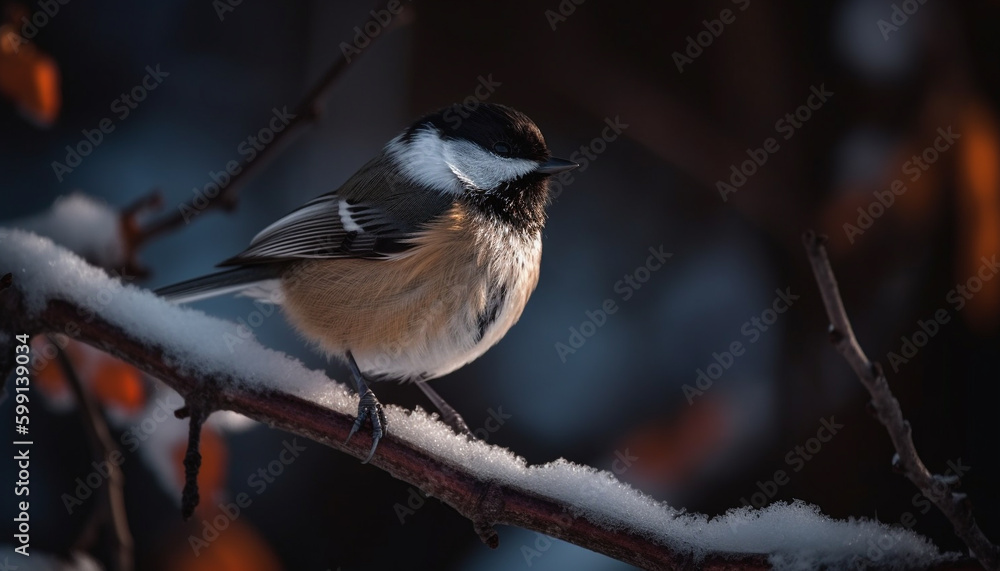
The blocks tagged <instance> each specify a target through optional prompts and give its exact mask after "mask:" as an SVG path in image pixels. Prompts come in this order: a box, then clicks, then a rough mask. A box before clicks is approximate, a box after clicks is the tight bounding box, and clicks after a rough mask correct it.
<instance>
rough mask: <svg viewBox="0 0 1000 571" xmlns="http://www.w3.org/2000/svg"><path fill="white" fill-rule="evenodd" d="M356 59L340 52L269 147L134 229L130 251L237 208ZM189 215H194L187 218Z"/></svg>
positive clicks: (395, 23) (401, 19) (402, 19)
mask: <svg viewBox="0 0 1000 571" xmlns="http://www.w3.org/2000/svg"><path fill="white" fill-rule="evenodd" d="M390 1H391V0H386V1H382V2H380V3H379V5H378V6H377V7H376V8H375V10H376V11H378V10H385V9H386V5H387V4H389V3H390ZM405 14H406V12H404V13H403V14H398V15H396V16H395V17H394V18H393V19H392V21H391V22H390V24H389V25H388V26H387V27H386V29H385V30H383V31H382V33H379V34H378V35H376V36H374V37H372V38H371V43H369V44H368V45H367V46H366V47H365V50H366V51H367V50H369V49H371V45H372V43H374V42H376V41H377V40H378V38H381V37H384V36H387V35H389V32H390V31H391V30H393V29H395V28H398V27H400V26H404V25H406V24H408V23H409V22H410V18H409V17H408V16H407V15H405ZM362 53H363V52H362ZM358 57H361V54H355V56H354V58H349V57H347V54H346V52H341V55H340V56H339V57H338V58H337V59H336V60H334V62H333V63H332V64H331V65H330V67H329V68H327V70H326V72H325V73H323V75H322V76H321V77H320V79H319V80H318V81H317V82H316V84H315V85H313V87H312V89H310V90H309V92H308V93H307V94H306V95H305V97H303V99H302V101H300V102H299V104H298V105H297V106H296V107H295V110H294V111H293V112H292V113H293V115H294V116H295V117H294V118H293V119H291V121H290V122H289V123H288V125H287V126H286V127H285V128H284V129H282V130H281V131H278V132H277V133H275V135H274V139H273V140H272V141H271V143H269V144H268V145H267V146H266V147H264V148H263V150H261V151H260V152H259V153H258V154H257V155H256V156H254V157H252V158H247V159H245V160H244V161H243V164H242V165H241V166H242V168H241V170H240V171H239V172H237V173H236V174H234V175H233V176H232V179H230V181H229V184H227V185H225V186H224V187H223V188H222V189H221V192H219V193H218V194H216V195H215V196H213V197H204V196H198V197H196V198H193V199H191V201H189V202H186V203H183V204H181V205H179V206H178V207H177V209H176V210H175V211H174V212H173V213H172V214H170V215H167V216H165V217H163V218H161V219H160V220H157V221H155V222H152V223H151V224H149V225H148V226H146V227H144V228H137V231H136V232H135V233H134V235H133V236H132V239H133V240H134V241H133V243H132V251H135V250H137V249H138V248H139V247H141V246H142V245H143V244H144V243H146V242H148V241H150V240H152V239H154V238H156V237H158V236H161V235H163V234H165V233H167V232H170V231H172V230H175V229H177V228H179V227H181V226H183V225H185V224H187V223H188V222H190V220H191V216H194V215H197V214H201V213H204V212H208V211H210V210H225V211H231V210H233V209H234V208H236V204H237V201H238V194H239V191H240V189H241V188H242V187H243V186H244V185H246V183H247V182H248V181H250V180H251V179H252V178H253V177H254V176H256V175H257V173H258V172H259V171H260V170H261V169H262V168H263V167H264V166H266V165H267V164H268V163H269V162H271V161H272V160H273V159H274V157H276V156H278V155H279V154H280V153H281V151H283V150H284V149H285V148H286V147H287V146H288V144H289V143H291V141H292V140H293V139H294V138H295V136H297V135H299V134H300V133H301V132H302V131H303V130H304V129H305V128H306V127H308V126H310V125H312V124H313V123H315V122H316V121H317V120H319V118H320V117H321V116H322V114H323V100H324V99H325V98H326V96H327V95H328V94H329V93H330V90H331V89H332V88H333V86H334V84H336V82H337V80H338V79H340V77H341V76H342V75H343V73H344V71H346V70H347V66H348V65H350V64H351V63H352V62H353V61H356V60H357V58H358ZM199 203H201V204H199ZM192 212H193V213H195V214H194V215H192V214H190V213H192Z"/></svg>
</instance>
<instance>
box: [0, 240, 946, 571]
mask: <svg viewBox="0 0 1000 571" xmlns="http://www.w3.org/2000/svg"><path fill="white" fill-rule="evenodd" d="M6 271H11V272H13V273H14V279H15V281H16V285H17V286H18V287H19V288H20V289H21V291H24V292H27V297H26V302H27V306H28V307H27V309H28V311H31V312H38V311H40V310H41V309H42V308H43V307H44V306H45V304H46V302H47V300H49V299H53V298H60V299H67V300H71V301H73V302H75V303H77V304H79V305H81V306H82V307H84V308H85V309H87V310H89V311H94V312H96V313H99V314H100V315H102V316H103V317H104V318H105V319H107V320H108V321H110V322H111V323H114V324H116V325H118V326H120V327H122V328H124V329H127V330H129V331H132V332H134V334H135V335H136V336H137V337H138V338H140V339H141V340H142V341H143V342H145V343H148V344H149V345H151V346H156V347H162V348H163V349H164V350H165V353H166V354H167V355H170V356H171V357H170V358H172V359H176V360H177V362H175V363H174V365H175V366H177V367H179V368H182V369H186V370H189V371H192V372H196V373H198V374H200V375H204V376H206V377H214V378H219V379H229V381H228V382H231V383H234V384H242V385H245V386H246V387H248V388H252V389H264V388H266V389H276V390H282V391H284V392H287V393H291V394H295V395H297V396H300V397H302V398H305V399H308V400H311V401H313V402H317V403H318V404H320V405H323V406H326V407H328V408H331V409H334V410H337V411H339V412H343V413H347V414H351V415H353V414H355V413H356V411H357V397H355V396H353V395H351V394H350V393H348V391H347V389H346V388H345V387H344V386H343V385H340V384H337V383H333V382H332V381H330V380H329V379H328V378H327V377H326V376H325V375H324V374H323V373H321V372H318V371H312V370H308V369H306V368H305V367H304V366H303V365H302V364H301V363H300V362H299V361H297V360H295V359H292V358H291V357H288V356H287V355H284V354H283V353H279V352H277V351H273V350H270V349H267V348H265V347H263V346H261V345H260V344H258V343H257V342H256V341H255V340H254V339H253V338H252V335H251V334H250V332H249V331H245V330H240V328H239V327H238V326H237V325H236V324H234V323H229V322H226V321H222V320H219V319H216V318H212V317H209V316H207V315H205V314H204V313H202V312H200V311H196V310H193V309H190V308H187V307H179V306H176V305H173V304H171V303H169V302H167V301H165V300H163V299H161V298H159V297H157V296H156V295H154V294H153V293H151V292H149V291H145V290H142V289H139V288H137V287H134V286H132V285H127V284H122V283H121V280H118V279H111V278H108V277H107V276H106V275H105V274H104V273H103V272H102V271H101V270H99V269H97V268H94V267H92V266H89V265H88V264H87V263H86V262H84V261H83V260H82V259H80V258H79V257H78V256H76V255H74V254H72V253H70V252H67V251H65V250H63V249H62V248H59V247H57V246H56V245H54V244H53V243H52V241H50V240H48V239H46V238H41V237H38V236H35V235H33V234H29V233H26V232H21V231H4V230H0V273H3V272H6ZM386 415H387V417H388V420H389V425H390V426H391V427H392V428H391V430H392V434H393V435H394V436H396V437H398V438H401V439H403V440H405V441H407V442H410V443H411V444H413V445H415V446H417V447H419V448H422V449H425V450H427V451H428V452H430V453H431V454H434V455H436V456H439V457H441V458H443V459H445V460H447V461H450V462H452V463H454V464H456V465H460V466H464V467H466V468H467V469H469V470H471V471H472V472H473V473H475V474H476V475H477V476H478V477H479V478H482V479H486V480H490V481H494V482H497V483H501V484H509V485H512V486H516V487H520V488H524V489H526V490H530V491H532V492H535V493H537V494H540V495H544V496H549V497H553V498H556V499H558V500H562V501H564V502H566V503H567V504H568V505H570V506H573V512H574V513H573V515H576V516H586V517H588V518H590V519H592V520H593V521H595V522H597V523H599V524H601V525H603V526H605V527H607V528H611V529H620V528H623V527H625V526H626V525H632V526H637V528H638V530H639V531H640V533H642V534H643V535H645V536H647V537H649V538H650V539H652V540H655V541H658V542H662V543H664V544H666V545H669V546H671V547H673V548H674V549H676V550H679V551H682V552H685V553H690V554H692V555H693V556H694V557H695V558H698V557H702V556H704V555H706V554H707V553H709V552H731V553H743V554H767V555H768V556H769V557H770V561H771V563H772V564H774V565H775V566H776V567H777V568H782V569H806V568H815V567H819V566H826V567H829V568H846V567H848V566H851V565H852V563H854V562H855V561H857V560H858V558H860V559H861V560H863V561H872V562H876V563H878V564H880V565H887V566H895V567H896V568H908V567H914V566H926V565H928V564H931V563H935V562H940V561H942V560H944V559H947V558H952V557H953V556H942V555H941V554H940V553H939V551H938V549H937V548H936V547H935V546H934V545H933V544H931V543H930V542H929V541H928V540H926V539H924V538H922V537H921V536H919V535H917V534H915V533H913V532H911V531H909V530H906V529H903V528H900V527H890V526H888V525H885V524H882V523H878V522H872V521H866V520H849V521H835V520H832V519H830V518H828V517H826V516H824V515H823V514H822V513H820V511H819V508H817V507H814V506H810V505H807V504H805V503H802V502H795V503H792V504H785V503H781V502H779V503H776V504H773V505H771V506H768V507H767V508H765V509H762V510H754V509H750V508H739V509H733V510H730V511H729V512H727V513H726V514H725V515H723V516H720V517H716V518H709V517H707V516H703V515H698V514H688V513H684V512H683V511H681V510H677V509H675V508H672V507H670V506H668V505H666V504H664V503H661V502H658V501H656V500H654V499H653V498H651V497H649V496H647V495H645V494H642V493H640V492H638V491H636V490H634V489H633V488H631V487H630V486H628V485H626V484H623V483H621V482H619V481H618V480H616V479H615V478H614V476H612V475H611V474H609V473H607V472H601V471H598V470H596V469H594V468H590V467H586V466H579V465H575V464H572V463H570V462H567V461H565V460H562V459H560V460H556V461H555V462H550V463H548V464H544V465H540V466H528V465H527V463H526V462H525V460H524V459H523V458H520V457H518V456H516V455H515V454H514V453H512V452H510V451H509V450H506V449H504V448H500V447H497V446H491V445H489V444H486V443H484V442H481V441H472V442H470V441H468V440H466V439H465V438H463V437H460V436H458V435H456V434H454V433H453V432H452V431H451V429H450V428H448V427H447V426H445V425H444V424H442V423H441V422H439V421H438V420H437V417H436V416H431V415H428V414H426V413H425V412H423V411H420V410H417V411H415V412H412V413H411V412H408V411H405V410H403V409H401V408H399V407H394V406H388V407H386ZM166 432H168V430H166V429H164V436H166ZM876 560H877V561H876Z"/></svg>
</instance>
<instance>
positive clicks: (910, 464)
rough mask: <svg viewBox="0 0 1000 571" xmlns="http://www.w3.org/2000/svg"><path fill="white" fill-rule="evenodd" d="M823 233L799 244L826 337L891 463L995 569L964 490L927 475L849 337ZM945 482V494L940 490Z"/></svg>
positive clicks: (879, 382)
mask: <svg viewBox="0 0 1000 571" xmlns="http://www.w3.org/2000/svg"><path fill="white" fill-rule="evenodd" d="M825 241H826V238H825V237H822V236H817V235H816V234H815V233H813V232H807V233H806V234H805V236H803V243H804V244H805V247H806V251H807V252H808V254H809V262H810V263H811V264H812V269H813V274H815V276H816V283H817V284H818V285H819V291H820V294H821V295H822V296H823V305H824V306H825V307H826V313H827V316H828V317H829V318H830V341H831V342H832V343H833V346H834V347H836V349H837V351H838V352H839V353H840V354H841V355H842V356H843V357H844V359H845V360H846V361H847V362H848V364H850V365H851V368H852V369H854V373H855V374H856V375H857V376H858V378H859V379H861V383H862V384H863V385H864V386H865V388H866V389H868V392H869V393H870V394H871V396H872V404H873V405H874V406H875V412H876V414H877V416H878V419H879V422H881V423H882V424H883V425H884V426H885V428H886V430H887V431H888V432H889V437H890V438H891V439H892V445H893V446H894V447H895V448H896V455H895V456H894V457H893V466H894V467H895V468H897V469H899V470H900V471H901V472H902V473H903V475H904V476H906V477H907V479H909V480H910V481H911V482H913V484H914V485H915V486H916V487H917V488H918V489H919V490H920V492H921V493H923V495H924V496H926V497H927V498H928V499H930V500H931V501H932V502H934V505H935V506H937V507H938V509H939V510H941V513H943V514H944V515H945V517H947V518H948V520H949V521H951V524H952V526H954V528H955V535H957V536H958V537H959V538H961V539H962V541H964V542H965V544H966V545H967V546H968V547H969V550H970V551H971V552H972V554H973V555H974V556H975V557H976V559H978V560H979V562H980V563H982V565H983V567H985V568H986V569H1000V549H998V548H997V546H995V545H993V544H992V543H991V542H990V540H989V539H987V538H986V535H985V534H983V532H982V530H981V529H979V526H978V525H977V524H976V519H975V518H974V517H973V515H972V504H971V503H970V502H969V500H968V498H967V497H966V495H965V494H962V493H959V492H955V491H953V490H952V488H953V487H954V486H955V485H956V484H957V483H958V482H957V481H953V480H954V478H953V477H952V478H949V477H945V476H939V475H935V474H931V472H930V470H928V469H927V466H925V465H924V462H923V460H921V459H920V455H919V454H918V453H917V449H916V447H915V446H914V445H913V434H912V432H911V430H910V423H909V422H908V421H907V420H906V419H905V418H903V411H902V409H901V408H900V406H899V401H898V400H896V397H895V395H893V394H892V389H890V388H889V383H888V381H886V378H885V372H884V371H883V370H882V365H880V364H879V363H875V362H872V361H870V360H869V359H868V356H867V355H865V352H864V349H862V348H861V345H860V344H859V343H858V339H857V338H856V337H855V336H854V329H853V328H852V327H851V321H850V319H848V317H847V311H846V310H845V309H844V302H843V300H841V299H840V290H839V289H838V287H837V278H836V277H835V276H834V275H833V268H831V267H830V259H829V257H827V255H826V247H825V246H824V243H825ZM942 487H944V488H945V489H946V490H947V493H941V488H942Z"/></svg>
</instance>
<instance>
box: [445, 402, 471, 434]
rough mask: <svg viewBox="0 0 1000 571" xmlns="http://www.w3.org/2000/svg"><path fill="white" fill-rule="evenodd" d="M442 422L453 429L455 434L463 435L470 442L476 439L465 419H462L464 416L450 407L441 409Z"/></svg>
mask: <svg viewBox="0 0 1000 571" xmlns="http://www.w3.org/2000/svg"><path fill="white" fill-rule="evenodd" d="M441 421H442V422H444V423H445V424H447V425H448V426H450V427H452V428H453V429H454V430H455V432H457V433H459V434H461V435H462V436H464V437H466V438H468V439H469V440H475V439H476V435H475V434H473V433H472V431H471V430H469V425H468V424H465V419H464V418H462V415H460V414H458V412H457V411H456V410H455V409H453V408H451V407H450V406H448V407H447V408H442V409H441Z"/></svg>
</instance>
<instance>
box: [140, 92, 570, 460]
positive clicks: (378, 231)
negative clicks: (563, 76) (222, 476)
mask: <svg viewBox="0 0 1000 571" xmlns="http://www.w3.org/2000/svg"><path fill="white" fill-rule="evenodd" d="M577 166H579V165H578V164H576V163H574V162H572V161H569V160H566V159H559V158H555V157H553V156H552V154H551V153H550V152H549V149H548V147H547V146H546V143H545V139H544V137H543V136H542V133H541V131H540V130H539V128H538V126H537V125H536V124H535V123H534V122H533V121H532V120H531V119H530V118H528V116H527V115H525V114H523V113H521V112H520V111H517V110H515V109H513V108H511V107H508V106H505V105H501V104H497V103H488V102H482V101H476V102H471V103H469V102H465V103H457V104H454V105H451V106H448V107H445V108H443V109H439V110H437V111H435V112H433V113H430V114H428V115H425V116H424V117H421V118H420V119H418V120H416V121H415V122H414V123H412V124H411V125H410V126H409V127H408V128H406V129H405V130H404V131H403V132H402V133H400V134H399V135H398V136H396V137H395V138H393V139H392V140H390V141H389V142H388V143H387V144H386V145H385V146H384V147H383V148H382V150H381V151H380V152H379V153H378V154H376V156H375V157H374V158H372V159H371V160H370V161H368V163H366V164H365V165H364V166H362V167H361V168H360V169H359V170H358V171H357V172H356V173H354V174H353V175H352V176H351V177H350V178H348V179H347V181H346V182H344V183H343V184H342V185H341V186H340V187H339V188H337V189H336V190H334V191H332V192H327V193H326V194H322V195H320V196H318V197H316V198H314V199H312V200H310V201H309V202H306V203H305V204H304V205H302V206H301V207H300V208H298V209H296V210H294V211H292V212H290V213H289V214H287V215H285V216H284V217H282V218H280V219H278V220H277V221H276V222H274V223H273V224H271V225H269V226H267V227H265V228H264V229H263V230H261V231H260V232H259V233H258V234H257V235H256V236H255V237H254V238H253V239H252V240H251V242H250V245H249V247H248V248H246V249H245V250H244V251H243V252H241V253H239V254H237V255H236V256H233V257H231V258H229V259H226V260H224V261H223V262H221V263H220V264H218V266H219V267H221V268H225V269H224V270H222V271H219V272H217V273H214V274H210V275H207V276H203V277H200V278H195V279H192V280H188V281H184V282H181V283H178V284H175V285H172V286H169V287H165V288H162V289H159V290H157V292H156V293H158V294H159V295H161V296H163V297H166V298H167V299H170V300H173V301H175V302H177V303H187V302H191V301H196V300H200V299H205V298H208V297H213V296H217V295H223V294H233V293H236V294H239V295H245V296H250V297H253V298H257V299H261V300H265V301H269V302H271V303H275V304H278V305H280V306H281V308H282V312H283V314H284V315H285V318H286V319H287V320H288V321H289V322H290V324H291V325H292V326H293V327H294V328H295V329H296V330H297V331H298V332H299V333H300V334H301V335H303V336H304V337H305V338H306V339H307V340H309V341H310V342H312V343H313V344H315V346H317V347H318V348H319V350H321V351H322V352H324V353H325V354H326V355H327V356H328V357H332V358H337V359H340V360H341V361H343V362H344V363H345V364H346V365H347V367H348V368H349V370H350V372H351V376H352V379H353V381H354V388H355V389H356V390H357V393H358V395H359V396H360V399H359V402H358V413H357V417H356V419H355V422H354V424H353V426H352V428H351V431H350V434H349V435H348V437H347V440H348V441H350V439H351V437H353V436H354V434H356V433H357V432H358V430H359V429H360V428H361V427H362V426H364V423H365V421H366V420H370V421H371V425H372V445H371V450H370V451H369V453H368V456H367V458H365V460H364V461H363V462H364V463H367V462H368V461H370V460H371V459H372V457H373V456H374V454H375V450H376V448H377V447H378V443H379V441H380V440H381V439H382V437H383V436H384V435H385V434H386V433H387V431H388V423H387V421H386V418H385V414H384V411H383V409H382V405H381V403H380V402H379V401H378V399H377V398H376V397H375V394H374V392H373V391H372V390H371V388H370V387H369V383H373V382H375V381H381V380H398V381H404V382H415V383H416V384H417V385H418V386H419V387H420V388H421V390H422V391H423V392H424V394H425V395H426V396H427V397H428V399H429V400H430V401H431V402H432V403H433V404H434V405H435V406H436V407H437V408H438V410H439V411H440V413H441V418H442V420H444V421H445V422H447V423H449V424H450V425H452V426H453V427H455V428H456V429H458V430H459V431H460V432H463V433H465V434H466V435H470V437H471V432H470V431H469V430H468V427H467V425H466V424H465V422H464V421H463V420H462V418H461V416H460V415H459V414H458V413H457V412H456V411H455V410H454V409H453V408H452V407H451V406H449V405H448V404H447V403H446V402H445V401H444V399H442V398H441V397H440V395H438V394H437V392H436V391H434V390H433V389H432V388H431V387H430V386H429V385H428V383H427V381H428V380H430V379H434V378H438V377H441V376H443V375H446V374H448V373H450V372H452V371H454V370H456V369H458V368H460V367H462V366H464V365H466V364H467V363H469V362H471V361H473V360H475V359H476V358H478V357H480V356H481V355H482V354H483V353H485V352H486V351H487V350H488V349H489V348H490V347H492V346H493V345H495V344H496V343H497V342H498V341H500V339H501V338H502V337H503V336H504V335H505V334H506V333H507V331H508V330H509V329H510V328H511V326H513V325H514V323H515V322H516V321H517V320H518V318H519V317H520V316H521V313H522V311H523V310H524V308H525V305H526V304H527V301H528V298H529V296H530V295H531V293H532V292H533V291H534V289H535V287H536V285H537V284H538V279H539V264H540V260H541V253H542V230H543V228H544V224H545V220H546V208H547V206H548V204H549V203H550V202H551V196H550V186H551V185H550V182H551V180H550V179H551V177H552V176H553V175H556V174H559V173H564V172H567V171H570V170H572V169H574V168H576V167H577Z"/></svg>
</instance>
